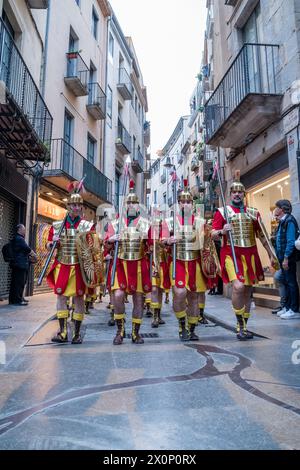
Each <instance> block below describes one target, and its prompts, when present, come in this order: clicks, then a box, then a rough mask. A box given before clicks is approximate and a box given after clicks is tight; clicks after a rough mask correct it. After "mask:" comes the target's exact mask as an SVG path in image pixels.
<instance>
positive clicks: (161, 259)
mask: <svg viewBox="0 0 300 470" xmlns="http://www.w3.org/2000/svg"><path fill="white" fill-rule="evenodd" d="M168 234H169V230H168V226H167V224H166V222H165V220H164V219H163V216H162V213H161V212H157V211H155V210H154V214H153V218H152V221H151V229H150V232H149V240H150V244H151V247H152V292H151V308H152V313H153V321H152V323H151V326H152V328H158V326H159V325H164V324H165V321H164V320H163V319H162V318H161V308H162V297H163V292H164V291H166V290H168V291H169V289H170V287H171V280H170V261H171V257H170V248H167V247H166V246H165V244H164V243H163V240H164V239H166V238H167V237H168Z"/></svg>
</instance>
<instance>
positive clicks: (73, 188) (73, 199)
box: [67, 180, 83, 204]
mask: <svg viewBox="0 0 300 470" xmlns="http://www.w3.org/2000/svg"><path fill="white" fill-rule="evenodd" d="M67 190H68V192H69V197H68V201H67V204H83V198H82V196H81V194H80V191H82V190H83V180H81V181H73V182H72V183H70V184H69V185H68V187H67Z"/></svg>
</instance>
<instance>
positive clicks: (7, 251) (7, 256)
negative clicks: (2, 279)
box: [2, 240, 15, 263]
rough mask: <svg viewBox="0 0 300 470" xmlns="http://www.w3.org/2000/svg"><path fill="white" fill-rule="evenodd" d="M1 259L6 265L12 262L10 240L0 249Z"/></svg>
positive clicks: (12, 253) (12, 252)
mask: <svg viewBox="0 0 300 470" xmlns="http://www.w3.org/2000/svg"><path fill="white" fill-rule="evenodd" d="M2 255H3V259H4V261H5V262H6V263H11V262H12V261H13V260H14V257H15V256H14V250H13V243H12V240H11V241H10V242H8V243H6V244H5V245H3V247H2Z"/></svg>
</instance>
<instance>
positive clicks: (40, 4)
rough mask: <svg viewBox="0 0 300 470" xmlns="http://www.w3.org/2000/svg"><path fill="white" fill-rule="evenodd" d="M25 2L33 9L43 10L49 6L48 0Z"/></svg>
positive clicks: (29, 0)
mask: <svg viewBox="0 0 300 470" xmlns="http://www.w3.org/2000/svg"><path fill="white" fill-rule="evenodd" d="M27 3H28V5H29V8H32V9H33V10H34V9H36V10H44V9H46V8H48V6H49V0H27Z"/></svg>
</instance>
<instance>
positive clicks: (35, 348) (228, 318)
mask: <svg viewBox="0 0 300 470" xmlns="http://www.w3.org/2000/svg"><path fill="white" fill-rule="evenodd" d="M29 305H30V306H28V307H18V308H17V309H16V308H13V307H11V306H6V305H5V302H1V304H0V341H2V342H0V347H1V345H2V346H3V344H5V347H6V364H1V356H0V383H1V388H0V449H106V450H109V449H111V450H114V449H158V450H159V449H182V450H186V449H300V437H299V436H300V393H299V391H300V374H299V370H300V369H299V368H300V364H298V362H300V352H299V354H297V350H296V349H293V347H292V346H293V343H294V342H295V341H297V340H298V341H299V344H298V349H299V350H300V320H289V321H286V320H281V319H279V318H278V317H276V316H274V315H271V314H270V312H269V311H268V310H266V309H261V308H255V309H254V315H253V318H252V319H251V320H250V329H251V330H252V331H254V333H256V334H258V335H260V336H256V337H255V338H254V340H252V341H247V342H239V341H237V340H236V338H235V335H234V333H233V332H232V331H230V327H233V326H234V317H233V314H232V311H231V306H230V301H229V300H228V299H225V298H223V297H220V296H207V307H206V312H207V315H208V316H209V318H210V320H212V321H210V323H209V325H207V326H199V327H198V334H199V336H200V341H197V342H188V343H182V342H180V341H179V339H178V335H177V322H176V319H175V318H174V315H173V314H172V311H171V307H170V305H164V310H163V318H164V319H165V320H166V325H163V326H161V327H159V328H158V329H152V328H151V319H148V318H145V319H144V323H143V325H142V330H141V331H142V333H143V334H144V335H145V344H144V345H135V344H132V343H131V340H130V338H129V337H128V338H126V339H125V341H124V344H123V345H121V346H113V345H112V339H113V336H114V333H115V329H114V328H113V327H108V326H107V320H108V318H109V315H108V310H107V309H106V305H107V302H104V303H100V304H99V303H97V304H95V309H94V310H92V311H91V312H92V313H91V315H89V316H86V319H85V324H84V328H83V331H84V343H83V344H82V345H79V346H76V345H71V344H63V345H57V344H52V343H51V336H52V334H53V332H54V331H56V328H57V325H56V322H55V321H52V318H53V315H54V312H55V299H54V297H53V296H52V295H49V294H43V295H39V296H35V297H33V298H31V299H30V304H29ZM130 308H131V304H128V305H127V307H126V309H127V323H126V328H127V334H128V336H129V333H130V330H131V325H130ZM293 354H294V356H293ZM2 359H3V356H2ZM298 359H299V361H298ZM2 362H4V361H2Z"/></svg>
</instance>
